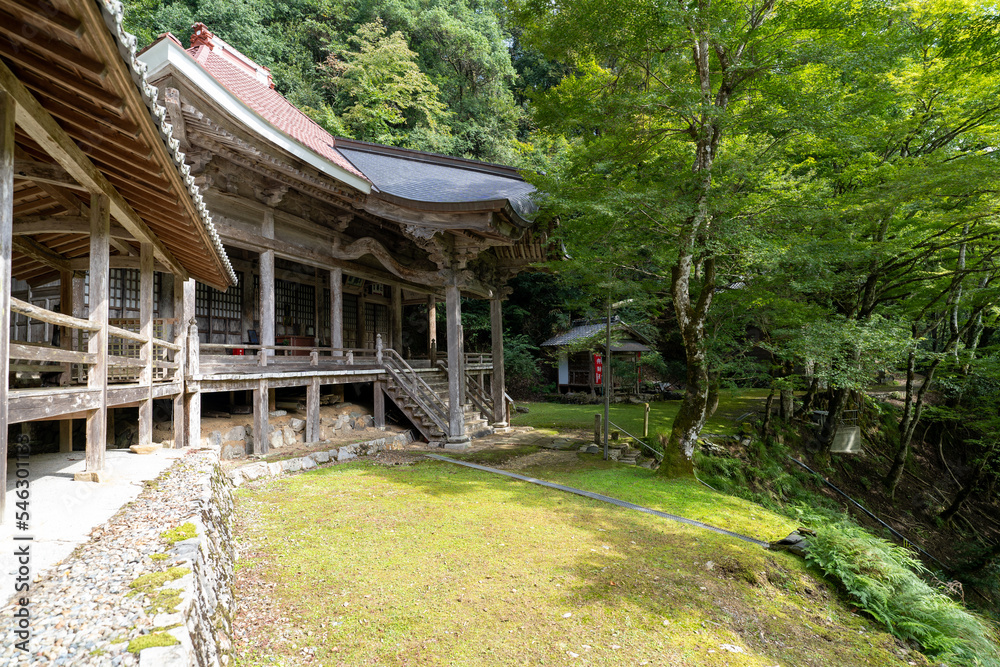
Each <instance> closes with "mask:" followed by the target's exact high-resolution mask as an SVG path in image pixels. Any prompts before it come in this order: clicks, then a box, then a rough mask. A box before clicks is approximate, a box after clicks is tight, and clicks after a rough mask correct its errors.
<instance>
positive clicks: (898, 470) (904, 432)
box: [885, 352, 941, 498]
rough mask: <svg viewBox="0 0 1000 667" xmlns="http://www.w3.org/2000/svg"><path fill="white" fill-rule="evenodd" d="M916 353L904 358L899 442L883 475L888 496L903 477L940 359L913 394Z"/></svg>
mask: <svg viewBox="0 0 1000 667" xmlns="http://www.w3.org/2000/svg"><path fill="white" fill-rule="evenodd" d="M915 359H916V353H914V352H910V356H909V357H908V358H907V360H906V403H905V404H904V406H903V417H902V419H901V420H900V422H899V444H898V445H897V446H896V456H895V457H894V458H893V460H892V467H890V468H889V473H888V474H887V475H886V476H885V483H886V489H887V490H888V492H889V497H890V498H892V497H894V496H895V494H896V487H897V486H899V482H900V480H901V479H903V468H904V467H905V466H906V459H907V457H908V456H909V455H910V443H911V442H913V434H914V432H915V431H916V430H917V423H918V422H919V421H920V413H921V412H922V411H923V407H924V394H925V393H926V392H927V389H928V388H929V387H930V385H931V382H933V380H934V372H935V371H936V370H937V367H938V365H940V363H941V359H940V358H938V359H935V360H934V361H933V362H931V367H930V369H929V370H928V371H927V375H926V376H924V381H923V382H921V383H920V388H919V389H917V391H916V394H915V395H914V391H913V389H914V376H915V372H914V366H915Z"/></svg>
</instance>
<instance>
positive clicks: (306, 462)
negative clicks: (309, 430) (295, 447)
mask: <svg viewBox="0 0 1000 667" xmlns="http://www.w3.org/2000/svg"><path fill="white" fill-rule="evenodd" d="M299 461H301V462H302V469H303V470H311V469H312V468H315V467H316V462H315V461H314V460H313V459H312V458H310V457H308V456H303V457H302V458H301V459H299Z"/></svg>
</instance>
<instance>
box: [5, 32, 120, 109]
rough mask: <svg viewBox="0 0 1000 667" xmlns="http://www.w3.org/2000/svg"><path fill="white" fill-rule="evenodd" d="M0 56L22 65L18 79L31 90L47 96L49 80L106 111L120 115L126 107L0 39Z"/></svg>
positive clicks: (91, 84) (96, 88) (110, 94)
mask: <svg viewBox="0 0 1000 667" xmlns="http://www.w3.org/2000/svg"><path fill="white" fill-rule="evenodd" d="M0 56H3V57H5V58H8V59H9V60H11V61H12V62H14V63H17V64H18V65H20V66H21V68H22V71H21V73H20V78H21V79H22V80H23V82H24V85H26V86H28V87H29V88H31V89H32V90H35V91H38V92H42V93H47V92H49V91H51V90H52V81H58V82H59V85H61V86H65V87H66V88H68V89H69V90H71V91H73V92H74V93H76V94H77V95H80V96H81V97H83V98H84V99H87V100H89V101H91V102H92V103H94V104H98V105H100V106H103V107H104V108H106V109H108V110H109V111H113V112H115V113H121V112H122V110H123V109H124V108H125V102H124V101H123V100H122V98H120V97H118V96H117V95H115V94H114V93H109V92H108V91H106V90H105V89H104V88H101V87H100V86H98V85H97V84H94V83H91V82H90V81H89V80H88V79H84V78H82V77H79V76H76V75H74V74H72V73H71V72H69V71H68V70H65V69H63V68H61V67H56V66H54V65H53V63H52V62H51V61H50V60H47V59H46V58H44V57H42V56H40V55H37V54H35V53H33V52H31V51H29V50H28V49H24V48H20V47H18V46H16V45H14V44H11V43H10V42H8V41H7V40H5V39H0ZM23 70H29V71H23Z"/></svg>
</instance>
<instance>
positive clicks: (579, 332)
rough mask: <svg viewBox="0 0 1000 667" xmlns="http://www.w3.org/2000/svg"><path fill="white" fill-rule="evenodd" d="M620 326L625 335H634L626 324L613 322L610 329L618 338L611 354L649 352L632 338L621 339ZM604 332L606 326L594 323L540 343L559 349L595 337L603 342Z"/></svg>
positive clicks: (646, 347) (602, 323)
mask: <svg viewBox="0 0 1000 667" xmlns="http://www.w3.org/2000/svg"><path fill="white" fill-rule="evenodd" d="M622 326H624V327H625V331H626V332H627V333H629V334H632V333H634V332H633V331H632V329H631V328H630V327H629V326H628V325H627V324H626V325H622V324H621V323H620V322H617V321H613V324H612V325H611V327H612V328H613V329H615V330H616V331H617V332H618V334H619V338H618V340H617V341H614V342H615V344H614V345H612V346H611V351H612V352H649V350H650V348H649V347H648V346H647V345H645V344H644V343H642V342H640V341H638V340H635V339H633V338H622V337H621V329H622ZM606 331H607V325H606V324H605V323H604V322H595V323H593V324H581V325H579V326H575V327H573V328H572V329H570V330H569V331H564V332H563V333H560V334H556V335H555V336H553V337H552V338H550V339H548V340H547V341H545V342H544V343H542V346H543V347H545V346H549V347H559V346H561V345H569V344H570V343H575V342H577V341H581V340H585V339H588V338H593V337H594V336H597V337H598V338H599V342H600V341H603V340H604V334H605V332H606ZM612 340H614V339H612Z"/></svg>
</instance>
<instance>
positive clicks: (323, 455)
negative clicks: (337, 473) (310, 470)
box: [309, 452, 330, 463]
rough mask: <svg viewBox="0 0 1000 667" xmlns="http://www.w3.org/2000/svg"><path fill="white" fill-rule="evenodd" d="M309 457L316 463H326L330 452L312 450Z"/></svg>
mask: <svg viewBox="0 0 1000 667" xmlns="http://www.w3.org/2000/svg"><path fill="white" fill-rule="evenodd" d="M309 458H311V459H312V460H313V461H315V462H316V463H327V462H329V460H330V452H313V453H312V454H310V455H309Z"/></svg>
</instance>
